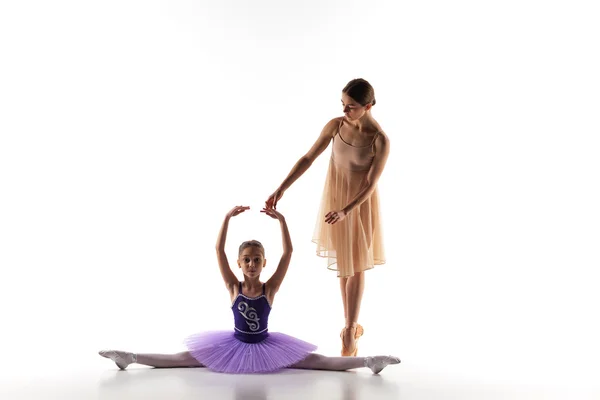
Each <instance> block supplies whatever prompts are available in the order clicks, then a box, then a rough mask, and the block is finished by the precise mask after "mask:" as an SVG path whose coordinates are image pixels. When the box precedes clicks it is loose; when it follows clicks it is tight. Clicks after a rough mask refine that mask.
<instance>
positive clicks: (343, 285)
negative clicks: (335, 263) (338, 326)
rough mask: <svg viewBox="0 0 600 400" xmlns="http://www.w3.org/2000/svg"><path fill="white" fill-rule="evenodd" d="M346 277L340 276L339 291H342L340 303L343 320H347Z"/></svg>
mask: <svg viewBox="0 0 600 400" xmlns="http://www.w3.org/2000/svg"><path fill="white" fill-rule="evenodd" d="M347 285H348V278H347V277H346V278H340V292H341V293H342V304H343V305H344V321H348V302H347V300H346V287H347Z"/></svg>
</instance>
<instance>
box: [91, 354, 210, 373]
mask: <svg viewBox="0 0 600 400" xmlns="http://www.w3.org/2000/svg"><path fill="white" fill-rule="evenodd" d="M98 354H100V355H101V356H102V357H106V358H110V359H111V360H113V361H114V362H115V364H117V367H119V368H120V369H125V368H127V366H129V364H142V365H148V366H150V367H155V368H180V367H203V366H204V365H202V364H200V363H199V362H198V360H196V359H195V358H194V357H192V355H191V354H190V352H189V351H184V352H181V353H177V354H136V353H130V352H127V351H118V350H103V351H101V352H99V353H98Z"/></svg>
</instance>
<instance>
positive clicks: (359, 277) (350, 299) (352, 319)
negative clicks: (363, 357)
mask: <svg viewBox="0 0 600 400" xmlns="http://www.w3.org/2000/svg"><path fill="white" fill-rule="evenodd" d="M344 281H345V283H344ZM343 286H345V287H343ZM340 287H341V288H342V299H343V301H344V314H345V317H346V326H345V328H346V329H345V330H344V331H343V334H342V340H343V342H344V346H345V347H346V349H347V350H348V351H349V352H350V353H352V352H353V351H354V348H355V347H356V339H355V335H356V327H357V325H358V315H359V314H360V305H361V302H362V298H363V293H364V290H365V273H364V272H357V273H355V274H354V275H353V276H351V277H349V278H340ZM344 289H345V290H344Z"/></svg>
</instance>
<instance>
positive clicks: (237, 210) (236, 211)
mask: <svg viewBox="0 0 600 400" xmlns="http://www.w3.org/2000/svg"><path fill="white" fill-rule="evenodd" d="M249 209H250V207H248V206H235V207H233V208H232V209H231V211H229V212H228V213H227V215H226V217H227V218H231V217H235V216H236V215H240V214H241V213H243V212H244V211H246V210H249Z"/></svg>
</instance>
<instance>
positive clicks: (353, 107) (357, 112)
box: [342, 93, 371, 121]
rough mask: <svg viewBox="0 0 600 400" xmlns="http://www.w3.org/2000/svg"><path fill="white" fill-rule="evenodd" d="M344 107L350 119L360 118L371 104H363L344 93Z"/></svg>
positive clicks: (345, 113)
mask: <svg viewBox="0 0 600 400" xmlns="http://www.w3.org/2000/svg"><path fill="white" fill-rule="evenodd" d="M342 107H344V115H345V116H346V118H348V119H349V120H350V121H353V120H357V119H360V118H361V117H362V116H363V115H365V113H366V112H367V111H368V110H369V109H370V108H371V105H370V104H367V105H366V106H361V105H360V104H359V103H358V102H357V101H356V100H354V99H353V98H352V97H350V96H348V95H347V94H346V93H342Z"/></svg>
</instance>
